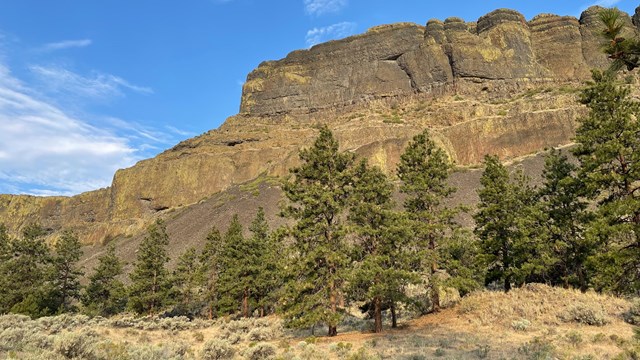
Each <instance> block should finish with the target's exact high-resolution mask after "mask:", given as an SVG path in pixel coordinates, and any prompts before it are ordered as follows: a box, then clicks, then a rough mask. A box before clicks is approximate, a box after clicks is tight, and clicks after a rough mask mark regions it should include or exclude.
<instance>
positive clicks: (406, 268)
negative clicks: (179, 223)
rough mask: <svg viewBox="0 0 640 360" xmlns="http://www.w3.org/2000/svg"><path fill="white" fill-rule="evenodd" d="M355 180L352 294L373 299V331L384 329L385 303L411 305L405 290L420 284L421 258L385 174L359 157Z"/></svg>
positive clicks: (356, 297)
mask: <svg viewBox="0 0 640 360" xmlns="http://www.w3.org/2000/svg"><path fill="white" fill-rule="evenodd" d="M353 184H354V185H353V186H354V190H353V195H352V197H351V202H350V203H351V206H350V211H349V221H350V224H351V231H352V232H353V233H354V235H355V245H356V246H355V247H354V261H355V268H354V269H353V272H352V275H351V277H350V279H351V284H350V285H351V286H350V290H351V291H350V294H351V298H353V299H355V300H360V301H362V300H364V301H367V302H369V304H370V306H372V307H373V318H374V332H381V331H382V308H383V306H394V304H395V303H397V302H405V303H409V298H408V297H407V296H406V294H405V292H404V289H405V287H406V286H407V285H408V284H410V283H417V282H418V280H419V277H418V276H417V274H416V272H415V271H413V268H414V265H415V263H416V262H417V261H419V259H418V258H417V257H416V254H417V253H416V252H415V251H413V249H412V248H411V241H410V239H411V234H410V232H409V231H408V230H409V229H408V228H407V227H406V226H405V225H406V221H404V220H405V219H404V218H403V217H402V216H401V214H400V213H398V212H396V211H395V210H394V204H393V201H392V190H393V185H392V184H391V182H390V181H389V179H388V178H387V176H386V175H385V174H384V173H383V172H382V171H381V170H380V169H378V168H376V167H369V166H368V165H367V164H366V162H365V161H361V162H360V163H359V164H358V165H357V166H356V168H355V169H354V174H353Z"/></svg>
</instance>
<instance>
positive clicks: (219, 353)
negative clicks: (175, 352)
mask: <svg viewBox="0 0 640 360" xmlns="http://www.w3.org/2000/svg"><path fill="white" fill-rule="evenodd" d="M235 352H236V350H235V349H234V348H233V346H231V343H229V342H228V341H226V340H218V339H212V340H209V341H207V342H206V343H204V346H203V347H202V350H201V351H200V359H202V360H217V359H231V358H233V355H234V354H235Z"/></svg>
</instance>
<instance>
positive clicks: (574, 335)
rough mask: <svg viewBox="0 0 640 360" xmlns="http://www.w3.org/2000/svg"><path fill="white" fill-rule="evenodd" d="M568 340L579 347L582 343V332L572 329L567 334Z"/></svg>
mask: <svg viewBox="0 0 640 360" xmlns="http://www.w3.org/2000/svg"><path fill="white" fill-rule="evenodd" d="M566 338H567V342H568V343H569V344H571V345H573V346H574V347H578V345H580V344H581V343H582V334H580V333H579V332H577V331H570V332H568V333H567V335H566Z"/></svg>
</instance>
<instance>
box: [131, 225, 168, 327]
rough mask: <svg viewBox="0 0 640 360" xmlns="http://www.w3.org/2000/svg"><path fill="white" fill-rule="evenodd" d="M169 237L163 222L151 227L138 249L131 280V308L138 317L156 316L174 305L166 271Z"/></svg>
mask: <svg viewBox="0 0 640 360" xmlns="http://www.w3.org/2000/svg"><path fill="white" fill-rule="evenodd" d="M167 245H169V235H167V229H166V226H165V224H164V222H162V220H157V221H156V222H155V223H154V224H152V225H151V226H149V228H148V230H147V236H146V237H145V238H144V239H143V240H142V242H141V243H140V246H139V247H138V256H137V259H136V263H135V264H134V269H133V272H132V273H131V274H129V277H130V278H131V286H130V287H129V307H130V308H131V309H132V310H133V311H135V312H137V313H138V314H142V313H147V314H149V315H153V314H155V313H156V312H157V311H160V310H161V309H162V308H163V307H165V306H166V305H168V304H169V303H170V302H171V300H172V299H171V298H170V296H169V295H170V292H171V288H172V286H171V279H170V277H169V273H168V271H167V268H166V263H167V262H168V261H169V256H168V255H167V250H166V247H167Z"/></svg>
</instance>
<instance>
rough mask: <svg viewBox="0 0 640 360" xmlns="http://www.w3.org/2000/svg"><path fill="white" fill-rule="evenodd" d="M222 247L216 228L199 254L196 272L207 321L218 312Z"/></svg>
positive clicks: (210, 232)
mask: <svg viewBox="0 0 640 360" xmlns="http://www.w3.org/2000/svg"><path fill="white" fill-rule="evenodd" d="M223 247H224V243H223V240H222V236H221V235H220V231H219V230H218V229H217V228H215V227H214V228H212V229H211V230H210V231H209V234H208V235H207V238H206V240H205V245H204V249H203V250H202V253H201V254H200V259H199V260H200V261H199V262H200V269H199V271H198V273H199V275H200V277H201V279H202V281H203V286H204V294H203V297H204V302H205V304H206V308H207V310H206V311H207V315H208V317H209V320H211V319H212V318H213V315H214V313H216V312H218V298H219V294H218V279H219V278H220V272H221V270H222V266H221V262H220V252H221V249H222V248H223Z"/></svg>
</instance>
